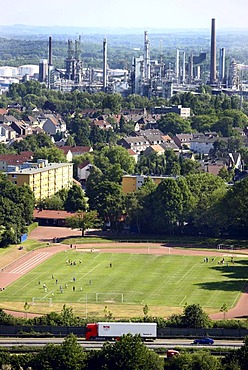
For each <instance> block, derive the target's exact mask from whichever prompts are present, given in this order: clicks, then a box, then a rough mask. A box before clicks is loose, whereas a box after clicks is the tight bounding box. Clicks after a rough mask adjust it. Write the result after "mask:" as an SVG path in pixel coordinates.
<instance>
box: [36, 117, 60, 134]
mask: <svg viewBox="0 0 248 370" xmlns="http://www.w3.org/2000/svg"><path fill="white" fill-rule="evenodd" d="M41 122H42V128H43V130H44V131H45V132H46V133H47V134H48V135H56V134H63V133H65V132H66V123H65V121H64V120H63V119H62V118H61V117H60V116H55V115H54V114H45V115H44V117H43V118H41Z"/></svg>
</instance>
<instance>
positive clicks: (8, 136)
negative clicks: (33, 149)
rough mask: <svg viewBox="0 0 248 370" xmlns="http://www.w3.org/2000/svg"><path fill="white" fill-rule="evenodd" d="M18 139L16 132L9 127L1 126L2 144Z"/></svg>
mask: <svg viewBox="0 0 248 370" xmlns="http://www.w3.org/2000/svg"><path fill="white" fill-rule="evenodd" d="M15 139H16V132H15V130H13V128H12V127H11V126H9V125H5V124H0V142H2V143H7V142H9V141H12V140H15Z"/></svg>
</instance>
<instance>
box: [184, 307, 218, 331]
mask: <svg viewBox="0 0 248 370" xmlns="http://www.w3.org/2000/svg"><path fill="white" fill-rule="evenodd" d="M182 325H183V326H185V327H187V328H209V327H210V325H211V321H210V319H209V317H208V315H207V314H206V313H205V312H204V311H203V309H202V307H201V306H200V305H199V304H191V305H188V306H185V307H184V310H183V315H182Z"/></svg>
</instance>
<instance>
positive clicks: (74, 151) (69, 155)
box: [59, 145, 93, 162]
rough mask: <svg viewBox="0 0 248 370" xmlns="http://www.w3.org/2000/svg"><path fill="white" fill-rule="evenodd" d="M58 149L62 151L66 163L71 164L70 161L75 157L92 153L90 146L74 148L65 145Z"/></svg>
mask: <svg viewBox="0 0 248 370" xmlns="http://www.w3.org/2000/svg"><path fill="white" fill-rule="evenodd" d="M59 149H60V150H62V151H63V153H64V155H65V156H66V160H67V161H68V162H72V159H73V158H74V157H75V156H77V155H82V154H85V153H91V152H93V148H92V147H91V146H82V145H74V146H70V145H65V146H61V147H59Z"/></svg>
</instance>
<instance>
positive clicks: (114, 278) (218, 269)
mask: <svg viewBox="0 0 248 370" xmlns="http://www.w3.org/2000/svg"><path fill="white" fill-rule="evenodd" d="M66 260H71V261H72V262H75V263H76V264H75V265H74V264H72V265H71V264H70V263H66ZM220 260H221V258H219V257H218V258H217V257H216V258H215V260H214V261H212V260H211V258H210V259H209V262H208V263H204V261H203V258H202V257H197V256H194V257H192V256H172V255H167V256H156V255H140V254H126V253H125V254H112V253H101V252H95V253H85V252H75V251H67V252H66V253H64V252H63V253H59V254H57V255H55V256H54V257H52V258H50V259H49V260H47V261H46V262H44V263H43V264H41V265H40V266H38V267H37V268H35V269H34V270H32V271H31V272H29V273H28V274H27V275H25V276H24V277H22V278H20V279H19V280H18V281H16V282H15V283H13V284H12V285H10V286H9V287H7V288H6V289H5V291H3V292H0V306H1V307H8V308H11V306H12V308H16V307H20V309H23V304H24V302H25V301H27V302H29V303H32V298H33V297H35V303H36V305H35V306H31V307H30V311H35V310H37V311H36V312H43V311H44V309H43V310H42V309H41V307H43V306H44V307H47V308H46V309H45V310H47V311H51V310H56V309H58V310H60V309H61V307H62V304H63V303H66V304H68V305H71V306H72V307H76V311H77V312H78V313H80V312H81V315H82V316H84V315H85V312H86V311H87V310H88V313H92V314H93V313H94V314H96V313H100V314H102V315H103V311H102V310H103V309H104V307H105V306H106V305H107V306H108V309H109V310H110V311H111V312H112V311H113V312H114V314H115V312H116V314H115V316H116V317H117V316H118V317H120V316H122V315H124V316H128V314H127V312H126V310H128V307H129V308H130V309H131V311H132V314H131V315H132V316H134V315H135V312H136V315H141V316H142V314H143V312H142V307H143V306H144V305H145V304H147V305H148V307H149V308H150V314H152V315H153V314H154V315H155V313H156V314H157V313H160V312H161V315H165V314H164V309H163V308H166V307H167V308H168V307H171V308H173V312H176V311H177V310H179V311H180V310H182V308H183V306H184V305H185V304H192V303H199V304H200V305H201V306H202V307H203V308H204V309H206V310H208V311H209V312H213V311H219V308H220V307H221V306H222V305H223V303H226V304H227V306H228V307H229V308H230V307H233V306H234V305H235V303H236V302H237V299H238V298H239V295H240V292H241V290H242V289H243V287H244V285H245V283H246V278H247V276H248V259H244V258H238V257H237V258H235V263H234V264H232V263H231V262H230V258H227V257H226V259H225V260H226V261H225V265H220V264H218V261H220ZM80 261H81V262H80ZM227 262H228V265H227ZM110 263H111V264H112V267H110ZM56 279H57V280H58V282H57V283H56ZM73 279H75V281H74V280H73ZM39 282H40V284H39ZM44 283H45V284H46V288H43V284H44ZM60 286H61V287H62V293H61V289H60ZM73 287H75V290H73ZM96 293H101V294H96ZM49 298H52V304H53V307H54V308H55V309H54V308H53V307H48V301H49ZM122 299H123V301H124V302H123V303H121V301H122ZM43 302H44V304H43ZM115 310H116V311H115ZM117 311H118V313H117ZM120 312H122V313H120ZM167 312H168V310H167ZM170 313H172V312H170Z"/></svg>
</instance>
